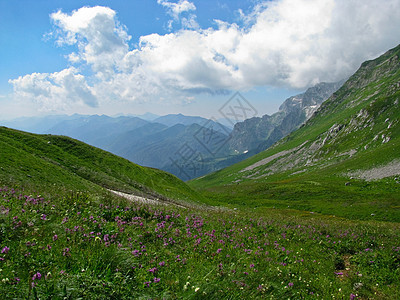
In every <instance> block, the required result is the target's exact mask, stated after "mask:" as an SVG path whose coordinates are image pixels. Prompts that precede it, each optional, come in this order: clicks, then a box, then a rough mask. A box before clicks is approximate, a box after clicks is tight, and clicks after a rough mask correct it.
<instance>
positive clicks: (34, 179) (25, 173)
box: [0, 127, 198, 201]
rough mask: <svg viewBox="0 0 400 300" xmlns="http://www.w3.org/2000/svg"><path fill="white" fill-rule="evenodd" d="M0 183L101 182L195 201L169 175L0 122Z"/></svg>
mask: <svg viewBox="0 0 400 300" xmlns="http://www.w3.org/2000/svg"><path fill="white" fill-rule="evenodd" d="M0 166H1V169H0V182H3V184H13V185H15V184H18V183H20V182H23V183H24V184H25V186H26V185H27V184H30V185H31V186H32V187H36V186H39V187H40V188H42V189H43V185H47V187H46V188H45V189H46V190H49V188H48V187H52V188H53V189H55V190H58V189H59V188H62V189H70V190H74V191H90V192H99V191H101V190H103V189H102V188H101V187H104V188H107V189H112V190H118V191H122V192H126V193H133V194H138V195H146V197H152V198H161V199H164V200H168V201H172V200H174V201H179V200H184V201H191V200H197V199H198V195H197V194H196V193H195V192H194V191H193V190H191V189H190V188H189V187H188V186H187V185H186V184H185V183H184V182H182V181H181V180H179V179H178V178H176V177H175V176H173V175H171V174H169V173H166V172H163V171H160V170H157V169H151V168H145V167H141V166H138V165H135V164H133V163H131V162H129V161H128V160H126V159H122V158H120V157H118V156H115V155H112V154H110V153H108V152H106V151H103V150H100V149H97V148H95V147H92V146H89V145H87V144H84V143H82V142H79V141H77V140H74V139H71V138H68V137H61V136H53V135H36V134H30V133H25V132H22V131H17V130H12V129H8V128H5V127H0Z"/></svg>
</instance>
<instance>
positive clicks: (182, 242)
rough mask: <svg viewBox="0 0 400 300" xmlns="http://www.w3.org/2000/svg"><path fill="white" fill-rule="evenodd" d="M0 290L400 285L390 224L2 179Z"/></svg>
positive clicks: (180, 294)
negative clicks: (160, 202) (54, 191)
mask: <svg viewBox="0 0 400 300" xmlns="http://www.w3.org/2000/svg"><path fill="white" fill-rule="evenodd" d="M0 198H1V199H2V202H1V206H0V212H1V214H0V252H1V253H0V268H1V273H0V293H1V295H2V296H3V299H15V298H28V299H29V298H30V299H33V298H34V299H39V298H40V299H65V298H66V299H76V298H86V299H110V298H112V299H138V298H143V299H150V298H152V299H162V298H166V299H171V298H172V299H176V298H187V299H200V298H205V299H249V298H260V299H265V298H271V299H283V298H284V299H288V298H296V299H304V298H311V299H313V298H317V299H331V298H333V297H335V298H339V299H356V298H357V299H367V298H371V299H372V298H377V299H378V298H379V299H384V298H391V299H396V298H399V297H400V294H399V291H400V289H399V288H398V287H399V284H400V282H399V278H400V276H399V275H400V245H399V240H400V231H399V228H398V225H397V224H393V225H392V224H390V223H379V222H373V223H371V222H350V221H345V220H339V219H334V218H329V217H322V216H319V217H315V218H314V217H311V215H310V214H305V215H301V214H298V213H295V212H290V211H286V212H283V211H279V210H270V211H264V212H263V213H262V215H263V216H262V217H261V214H254V213H246V212H244V211H242V212H236V211H213V210H209V211H201V210H187V209H182V208H175V207H169V208H165V207H162V208H161V207H148V206H141V205H135V204H133V203H131V202H127V201H124V200H121V199H118V198H115V197H113V196H111V195H108V196H107V195H104V197H102V198H97V199H93V195H92V194H90V195H89V194H85V193H72V192H71V193H69V194H64V195H53V196H52V197H50V198H45V197H42V196H40V195H38V194H37V193H31V194H30V193H29V191H26V190H25V191H22V190H13V189H10V188H2V189H0Z"/></svg>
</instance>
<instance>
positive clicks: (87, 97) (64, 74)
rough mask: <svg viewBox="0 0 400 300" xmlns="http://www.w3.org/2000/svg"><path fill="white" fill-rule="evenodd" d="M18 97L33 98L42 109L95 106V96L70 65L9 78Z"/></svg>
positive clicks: (83, 79)
mask: <svg viewBox="0 0 400 300" xmlns="http://www.w3.org/2000/svg"><path fill="white" fill-rule="evenodd" d="M10 83H11V84H13V86H14V95H15V96H16V97H17V98H18V99H25V100H30V99H33V100H34V101H35V102H36V103H37V104H38V105H39V109H40V110H42V111H54V110H58V109H66V108H68V107H69V106H70V105H73V104H79V105H82V104H84V105H87V106H90V107H96V106H97V105H98V102H97V98H96V96H95V95H94V94H93V92H92V91H91V89H90V87H89V86H88V84H87V83H86V80H85V78H84V76H83V75H81V74H77V69H75V68H73V67H71V68H68V69H64V70H62V71H60V72H55V73H51V74H48V73H32V74H28V75H25V76H20V77H18V78H17V79H14V80H10Z"/></svg>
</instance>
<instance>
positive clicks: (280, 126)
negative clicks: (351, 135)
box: [1, 83, 341, 180]
mask: <svg viewBox="0 0 400 300" xmlns="http://www.w3.org/2000/svg"><path fill="white" fill-rule="evenodd" d="M340 85H341V83H321V84H318V85H317V86H315V87H313V88H310V89H308V90H307V91H306V92H305V93H304V94H300V95H297V96H294V97H291V98H289V99H287V100H286V101H285V102H284V103H283V104H282V106H281V107H280V109H279V111H278V112H277V113H275V114H273V115H271V116H269V115H265V116H263V117H261V118H251V119H248V120H245V121H243V122H239V123H236V124H235V125H234V128H233V130H232V129H231V128H229V127H227V126H225V125H222V124H221V123H219V122H216V121H214V120H209V119H205V118H202V117H197V116H185V115H182V114H170V115H166V116H157V115H154V114H150V113H148V114H145V115H142V116H140V117H139V116H119V117H110V116H106V115H101V116H99V115H91V116H88V115H78V114H75V115H72V116H66V115H55V116H45V117H32V118H19V119H16V120H13V121H8V122H2V123H1V124H2V125H5V126H8V127H11V128H15V129H19V130H24V131H29V132H32V133H38V134H56V135H65V136H69V137H72V138H75V139H78V140H81V141H83V142H85V143H88V144H90V145H93V146H96V147H99V148H101V149H104V150H107V151H110V152H112V153H114V154H117V155H120V156H122V157H124V158H126V159H128V160H130V161H132V162H134V163H137V164H140V165H143V166H147V167H153V168H158V169H162V170H164V171H168V172H171V173H172V174H174V175H176V176H178V177H179V178H181V179H183V180H189V179H193V178H195V177H199V176H203V175H205V174H207V173H210V172H213V171H216V170H219V169H221V168H224V167H227V166H229V165H231V164H233V163H236V162H239V161H241V160H243V159H245V158H247V157H250V156H251V155H253V154H256V153H258V152H260V151H262V150H264V149H266V148H267V147H269V146H270V145H272V144H273V143H274V142H276V141H277V140H279V139H280V138H282V137H284V136H285V135H287V134H288V133H290V132H291V131H293V130H295V129H296V128H298V127H299V126H300V125H301V124H302V123H304V121H306V120H307V119H308V118H309V117H310V116H311V115H312V113H313V112H314V111H315V110H316V109H317V108H318V107H319V105H320V104H321V103H322V102H323V101H324V100H325V99H326V98H328V97H329V95H331V94H332V93H333V92H334V91H335V90H336V89H337V88H338V87H339V86H340Z"/></svg>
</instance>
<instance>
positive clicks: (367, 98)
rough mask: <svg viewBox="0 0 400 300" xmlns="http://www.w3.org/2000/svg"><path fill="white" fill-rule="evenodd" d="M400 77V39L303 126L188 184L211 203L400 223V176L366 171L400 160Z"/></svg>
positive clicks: (364, 66)
mask: <svg viewBox="0 0 400 300" xmlns="http://www.w3.org/2000/svg"><path fill="white" fill-rule="evenodd" d="M399 82H400V46H399V47H397V48H395V49H392V50H390V51H388V52H387V53H386V54H384V55H383V56H382V57H380V58H378V59H377V60H374V61H369V62H365V63H364V64H363V65H362V66H361V68H360V69H359V70H358V71H357V72H356V73H355V74H354V75H353V76H352V77H350V79H349V80H348V81H347V82H346V83H345V84H344V85H343V87H342V88H341V89H339V90H338V91H337V92H336V93H334V95H333V96H332V97H331V98H330V99H328V100H327V101H326V102H324V103H323V104H322V106H321V107H320V109H319V110H318V111H317V113H316V114H315V115H314V116H313V117H312V118H311V119H310V120H309V121H308V122H307V123H306V124H305V125H304V126H302V127H301V128H300V129H299V130H297V131H295V132H293V133H292V134H290V135H289V136H287V137H286V138H284V139H283V140H281V141H280V142H278V143H277V144H275V145H274V146H273V147H271V148H270V149H267V150H266V151H264V152H262V153H259V154H257V155H255V156H253V157H251V158H249V159H247V160H245V161H243V162H241V163H238V164H236V165H233V166H231V167H229V168H226V169H223V170H221V171H218V172H215V173H213V174H210V175H207V176H204V177H202V178H199V179H195V180H193V181H191V182H189V185H190V186H191V187H193V188H195V189H197V190H199V191H200V192H202V193H203V195H204V196H205V199H207V201H208V203H209V204H212V205H223V206H226V205H228V206H230V207H239V206H242V207H254V208H260V207H271V208H272V207H276V208H287V207H290V208H293V209H298V210H303V211H313V212H319V213H323V214H329V215H336V216H341V217H346V218H350V219H364V220H365V219H376V220H385V221H396V222H399V221H400V210H399V207H400V184H399V182H400V180H399V179H398V178H397V177H398V176H389V175H390V174H389V175H385V174H382V175H380V174H376V178H377V180H372V181H366V180H364V179H365V178H363V176H362V175H363V173H364V172H366V171H368V170H371V169H374V168H379V167H385V166H387V165H388V164H390V163H393V162H397V163H399V162H400V155H399V151H398V149H400V138H399V137H400V122H399V120H400V103H399V102H400V84H399ZM274 155H275V156H274ZM268 157H272V159H271V160H270V161H268V162H265V160H266V159H267V158H268ZM263 160H264V163H260V162H262V161H263ZM257 163H259V165H255V164H257ZM395 168H397V169H398V166H397V165H396V167H395ZM380 172H381V173H384V170H377V171H376V172H375V173H380ZM371 179H373V178H371Z"/></svg>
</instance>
